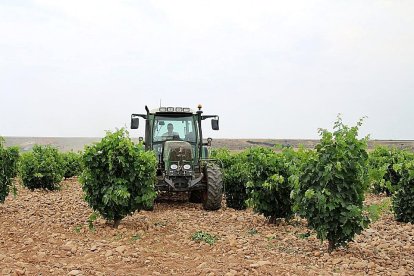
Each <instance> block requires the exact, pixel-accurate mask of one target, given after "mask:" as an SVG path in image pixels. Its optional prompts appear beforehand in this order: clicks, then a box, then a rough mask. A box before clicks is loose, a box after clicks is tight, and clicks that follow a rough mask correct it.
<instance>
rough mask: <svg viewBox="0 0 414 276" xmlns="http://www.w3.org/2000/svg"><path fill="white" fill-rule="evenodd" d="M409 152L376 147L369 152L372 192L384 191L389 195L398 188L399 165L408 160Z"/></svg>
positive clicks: (399, 177)
mask: <svg viewBox="0 0 414 276" xmlns="http://www.w3.org/2000/svg"><path fill="white" fill-rule="evenodd" d="M409 158H410V154H409V153H408V152H407V151H404V150H401V149H397V148H388V147H384V146H379V147H376V148H375V150H374V151H372V152H371V153H370V154H369V159H368V161H369V162H368V163H369V164H368V165H369V177H370V185H371V189H372V191H373V192H374V193H386V194H387V195H391V194H393V193H394V191H396V190H397V189H398V182H399V181H400V179H401V175H400V173H398V171H400V169H401V165H402V164H403V163H405V161H408V159H409Z"/></svg>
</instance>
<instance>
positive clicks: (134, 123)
mask: <svg viewBox="0 0 414 276" xmlns="http://www.w3.org/2000/svg"><path fill="white" fill-rule="evenodd" d="M138 126H139V118H137V117H131V129H138Z"/></svg>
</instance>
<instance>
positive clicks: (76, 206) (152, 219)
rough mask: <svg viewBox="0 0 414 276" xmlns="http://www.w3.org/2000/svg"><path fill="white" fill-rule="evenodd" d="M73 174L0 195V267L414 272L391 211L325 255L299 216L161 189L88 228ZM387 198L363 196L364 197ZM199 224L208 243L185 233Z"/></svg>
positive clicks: (63, 271)
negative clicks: (206, 205)
mask: <svg viewBox="0 0 414 276" xmlns="http://www.w3.org/2000/svg"><path fill="white" fill-rule="evenodd" d="M82 197H83V195H82V190H81V187H80V184H79V183H78V182H77V180H76V179H70V180H66V181H65V182H64V183H63V185H62V189H61V190H59V191H54V192H47V191H33V192H31V191H29V190H26V189H24V188H19V191H18V196H17V197H15V198H14V197H13V196H12V195H9V197H8V198H7V200H6V202H5V203H4V204H0V218H1V220H0V268H1V269H0V273H2V274H3V275H9V274H11V275H24V274H26V275H366V274H369V275H414V225H412V224H402V223H397V222H395V221H394V219H393V217H392V214H391V213H390V212H385V213H383V214H382V216H381V218H380V219H379V220H378V221H377V222H375V223H373V224H372V225H371V228H369V229H367V230H365V231H364V232H363V233H362V234H361V235H359V236H357V238H356V241H355V242H352V243H350V244H349V246H348V247H347V248H342V249H339V250H337V251H335V252H334V253H332V254H331V255H329V254H327V252H326V247H327V245H326V243H323V244H321V243H320V241H318V240H317V239H316V237H315V235H314V234H313V233H311V235H310V236H309V237H307V234H306V233H307V232H308V230H307V228H306V222H305V221H303V220H300V219H294V220H292V221H290V222H289V223H286V222H281V223H279V224H278V225H270V224H268V223H267V221H266V219H265V218H263V217H262V216H260V215H256V214H254V213H253V212H252V211H251V210H246V211H235V210H232V209H228V208H223V209H222V210H219V211H217V212H206V211H204V210H203V209H202V207H201V205H198V204H192V203H188V202H187V201H186V197H185V196H184V197H174V198H168V197H165V196H164V197H163V198H162V200H161V201H160V202H158V203H157V204H156V206H155V210H154V211H153V212H144V211H143V212H139V213H135V214H134V215H133V216H130V217H127V218H125V219H124V220H123V221H122V222H121V225H120V227H119V228H118V229H113V228H112V227H111V226H110V225H107V224H106V223H105V221H104V220H102V219H98V220H96V221H95V222H94V229H92V230H90V229H89V227H88V223H87V220H88V217H89V215H90V214H91V209H90V208H89V207H88V206H87V204H86V203H85V202H84V201H83V199H82ZM385 200H387V198H385V197H374V196H369V197H368V199H367V201H368V202H369V203H373V202H376V203H380V202H383V201H385ZM197 231H204V232H207V233H209V234H211V235H214V236H216V237H217V241H216V242H215V243H214V244H213V245H208V244H207V243H205V242H197V241H193V240H192V239H191V237H192V235H193V234H194V233H195V232H197Z"/></svg>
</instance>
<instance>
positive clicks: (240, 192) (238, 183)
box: [211, 149, 250, 210]
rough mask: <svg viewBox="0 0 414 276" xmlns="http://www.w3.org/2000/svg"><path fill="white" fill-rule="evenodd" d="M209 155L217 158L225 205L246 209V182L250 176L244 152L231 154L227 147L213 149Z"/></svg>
mask: <svg viewBox="0 0 414 276" xmlns="http://www.w3.org/2000/svg"><path fill="white" fill-rule="evenodd" d="M211 156H212V158H216V159H218V160H219V165H220V168H221V170H222V173H223V183H224V192H225V195H226V204H227V207H230V208H233V209H236V210H244V209H246V207H247V206H246V199H247V193H246V183H247V182H248V181H249V177H250V173H249V171H248V165H247V159H246V154H245V153H236V154H231V153H230V151H229V150H227V149H214V150H213V151H212V153H211Z"/></svg>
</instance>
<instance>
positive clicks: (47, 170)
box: [19, 145, 64, 190]
mask: <svg viewBox="0 0 414 276" xmlns="http://www.w3.org/2000/svg"><path fill="white" fill-rule="evenodd" d="M19 169H20V170H19V171H20V176H21V179H22V182H23V185H24V186H25V187H27V188H29V189H31V190H33V189H47V190H56V189H58V188H59V183H60V182H61V181H62V180H63V174H64V170H63V160H62V156H61V155H60V154H59V152H58V150H57V149H56V148H54V147H51V146H40V145H35V146H34V147H33V151H32V152H26V153H24V154H23V155H22V157H21V159H20V168H19Z"/></svg>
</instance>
